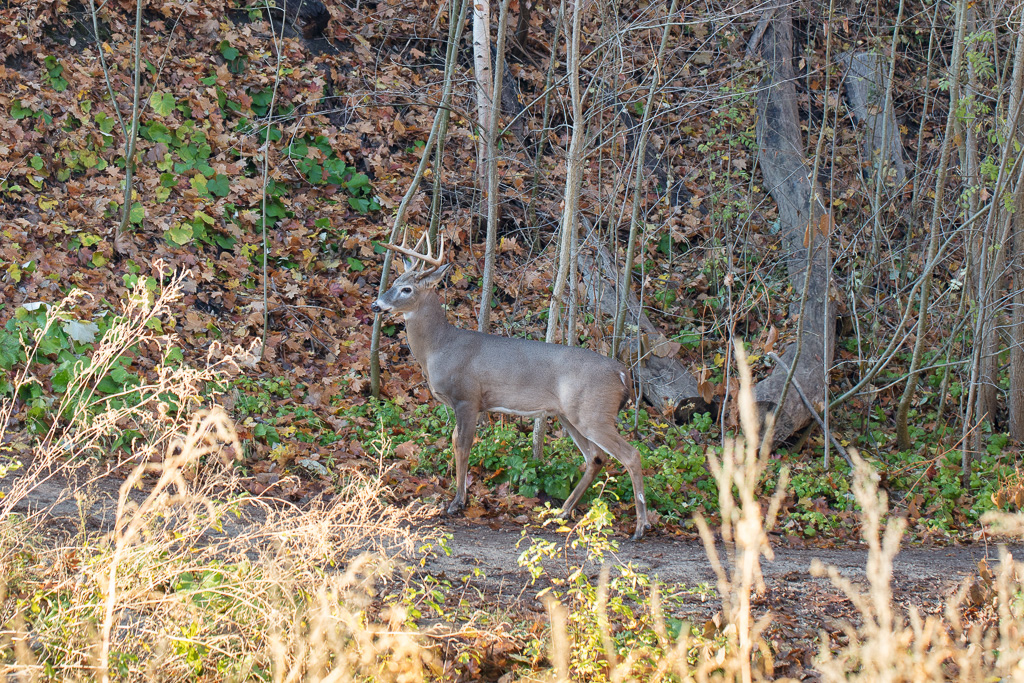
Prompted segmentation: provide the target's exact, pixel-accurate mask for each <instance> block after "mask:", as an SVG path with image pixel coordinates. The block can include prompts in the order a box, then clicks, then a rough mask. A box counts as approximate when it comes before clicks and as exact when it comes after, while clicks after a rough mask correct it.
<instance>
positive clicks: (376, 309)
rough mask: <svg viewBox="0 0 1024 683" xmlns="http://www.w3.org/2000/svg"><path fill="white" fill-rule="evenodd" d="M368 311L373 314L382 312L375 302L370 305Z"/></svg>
mask: <svg viewBox="0 0 1024 683" xmlns="http://www.w3.org/2000/svg"><path fill="white" fill-rule="evenodd" d="M370 310H371V311H373V312H374V313H383V312H384V309H383V308H381V307H380V304H379V303H377V302H376V301H374V302H373V303H372V304H370Z"/></svg>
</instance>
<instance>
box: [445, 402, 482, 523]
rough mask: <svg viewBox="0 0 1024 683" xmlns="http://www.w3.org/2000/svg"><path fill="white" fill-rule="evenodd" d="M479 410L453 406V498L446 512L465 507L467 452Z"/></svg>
mask: <svg viewBox="0 0 1024 683" xmlns="http://www.w3.org/2000/svg"><path fill="white" fill-rule="evenodd" d="M478 416H479V412H478V411H477V410H475V409H474V408H472V407H470V406H467V405H464V404H463V405H459V406H456V408H455V431H454V432H453V433H452V452H453V454H454V455H455V500H453V501H452V504H451V505H449V506H448V514H449V515H454V514H455V513H456V512H458V511H459V510H461V509H462V508H464V507H466V476H467V474H468V473H469V452H470V450H471V449H472V448H473V439H474V438H476V419H477V417H478Z"/></svg>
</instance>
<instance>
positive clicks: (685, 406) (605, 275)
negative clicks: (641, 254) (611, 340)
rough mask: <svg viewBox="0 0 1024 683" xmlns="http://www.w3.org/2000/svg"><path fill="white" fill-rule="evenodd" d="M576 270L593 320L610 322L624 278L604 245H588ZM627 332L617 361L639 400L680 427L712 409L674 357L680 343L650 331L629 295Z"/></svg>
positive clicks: (634, 298) (695, 381)
mask: <svg viewBox="0 0 1024 683" xmlns="http://www.w3.org/2000/svg"><path fill="white" fill-rule="evenodd" d="M579 269H580V274H581V275H582V277H583V285H584V287H585V289H586V295H587V307H588V308H589V309H590V310H591V311H592V312H593V313H594V315H595V316H598V315H600V316H603V317H604V318H613V317H614V316H615V309H616V306H617V305H618V295H617V291H618V287H619V283H621V282H622V278H621V276H620V275H619V270H618V267H617V266H616V265H615V260H614V259H613V258H612V255H611V253H610V252H609V251H608V249H607V248H605V247H604V245H599V244H595V243H594V242H593V241H591V242H590V243H589V244H588V245H587V246H586V248H585V249H583V250H582V251H581V252H580V254H579ZM626 328H627V329H630V330H633V332H632V333H631V334H629V335H627V337H628V338H627V339H623V340H622V343H621V344H620V345H619V348H620V350H621V353H622V354H623V355H625V356H627V357H626V358H622V359H620V360H623V361H625V362H627V363H628V364H629V365H630V366H631V367H632V369H633V376H634V378H635V379H636V380H637V381H638V382H639V384H640V393H641V395H642V397H643V398H644V399H645V400H646V401H647V402H648V403H650V404H651V406H652V407H653V408H654V409H655V411H657V412H658V413H659V414H660V415H662V416H664V417H666V418H668V419H670V420H672V421H673V422H676V423H684V422H687V421H688V420H689V419H690V418H691V417H692V416H693V415H694V414H697V413H704V412H708V411H713V410H714V408H715V406H714V405H713V404H712V403H710V402H708V401H705V400H704V398H703V397H702V396H701V393H700V391H699V385H698V382H697V380H696V378H695V377H694V376H693V375H692V374H690V372H689V370H688V369H687V368H686V366H685V365H683V363H682V362H680V361H679V359H678V358H675V357H674V356H675V354H676V353H677V352H678V351H679V344H678V342H673V341H672V340H671V339H669V338H668V337H666V336H665V335H664V334H663V333H662V332H661V331H660V330H658V329H657V328H656V327H655V326H654V324H653V323H652V322H651V321H650V319H649V318H648V317H647V315H646V314H645V313H644V312H643V310H642V309H641V307H640V302H639V301H637V299H636V297H635V296H634V295H633V293H632V292H630V293H629V295H628V299H627V313H626ZM606 341H607V340H606ZM609 346H610V344H609Z"/></svg>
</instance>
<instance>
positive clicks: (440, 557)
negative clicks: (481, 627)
mask: <svg viewBox="0 0 1024 683" xmlns="http://www.w3.org/2000/svg"><path fill="white" fill-rule="evenodd" d="M121 481H122V480H121V479H120V478H119V477H118V476H117V475H113V474H111V475H107V476H99V477H94V478H93V479H92V480H91V481H88V479H87V478H84V477H79V478H78V479H77V480H69V479H68V477H62V476H55V477H53V478H51V479H49V480H48V481H45V482H43V483H41V484H40V485H38V486H37V487H36V488H35V489H34V490H33V491H32V493H31V494H30V495H29V496H28V497H26V498H24V499H22V500H20V501H18V502H17V503H16V504H15V505H13V510H14V511H15V512H18V513H19V514H21V515H26V516H27V515H31V516H33V517H34V518H35V521H36V523H37V524H38V528H40V529H41V530H43V531H44V532H46V535H50V534H53V535H54V536H63V537H64V538H67V537H68V536H69V535H73V534H74V533H75V532H76V531H77V530H78V529H80V528H81V526H82V523H83V521H84V523H85V525H86V527H87V528H88V530H89V531H93V532H95V531H100V532H103V531H107V530H109V529H110V528H111V526H112V523H113V519H114V511H115V510H116V506H117V496H118V490H119V488H120V485H121ZM12 482H13V475H12V476H9V477H8V478H6V479H3V480H0V492H4V493H7V492H9V491H10V490H11V485H12ZM76 490H77V491H80V492H84V493H85V496H86V498H87V499H88V506H87V509H86V511H85V513H84V515H83V514H82V513H81V512H80V505H79V503H78V501H77V500H76V498H75V495H74V492H75V491H76ZM144 495H145V493H144V492H143V491H134V492H132V496H133V497H137V498H142V497H143V496H144ZM12 502H13V501H12V500H11V499H3V500H2V502H0V508H2V507H4V506H9V505H10V504H11V503H12ZM8 509H10V508H8ZM256 522H257V521H256V520H250V521H249V522H246V521H245V520H244V519H243V520H239V521H238V522H234V523H233V526H236V527H237V529H231V528H228V529H225V531H226V532H227V533H241V532H243V531H245V530H246V524H247V523H248V524H254V523H256ZM424 531H437V532H441V533H444V534H447V535H449V537H450V540H449V541H448V544H447V545H448V547H449V550H450V554H445V553H442V552H434V553H433V554H432V555H431V556H430V557H428V559H427V560H426V563H425V565H424V566H423V567H422V568H419V569H417V575H418V576H420V577H423V576H425V575H426V574H430V575H431V576H433V577H436V578H438V579H442V580H445V579H447V581H448V582H449V584H450V585H451V586H452V587H453V591H452V592H453V593H455V592H458V593H459V594H460V595H459V596H454V595H453V596H451V597H452V598H453V599H456V601H458V600H463V601H466V600H468V601H469V603H470V605H471V606H473V607H474V608H475V609H481V610H492V609H497V610H501V611H503V612H504V613H505V614H506V615H507V616H510V617H511V618H513V619H514V618H516V617H515V615H517V614H518V615H525V614H526V613H528V612H534V613H538V612H543V611H544V608H543V606H542V605H541V603H540V602H539V601H538V600H537V599H536V595H537V593H538V591H540V590H541V589H542V588H544V587H545V586H547V585H549V582H550V577H564V576H565V575H566V572H567V568H568V567H576V566H583V567H584V568H585V569H586V571H587V573H588V575H589V576H591V577H592V578H593V579H595V580H596V578H597V576H598V572H599V571H600V567H599V566H597V565H596V563H594V562H592V561H589V560H588V558H586V557H584V556H582V554H580V553H576V554H575V555H573V554H570V555H569V556H568V557H566V556H563V557H562V559H561V560H559V561H558V562H554V561H549V562H547V563H546V564H545V570H546V572H547V576H546V577H544V578H542V579H541V580H540V581H539V582H538V583H532V582H531V580H530V575H529V573H528V572H527V570H526V569H525V568H523V567H520V566H519V563H518V559H519V556H520V554H521V553H522V551H523V549H525V548H526V546H527V544H528V543H529V540H526V541H523V542H522V543H520V541H521V538H522V531H523V526H522V525H519V524H514V523H505V524H495V523H494V521H493V520H489V521H487V523H482V522H481V521H480V520H467V519H463V518H438V519H437V520H436V521H435V522H433V523H432V524H429V525H427V527H426V528H425V529H424ZM410 533H416V531H415V530H412V531H410ZM528 535H529V536H530V537H531V538H541V539H545V540H549V541H553V542H555V543H559V544H561V542H563V541H564V536H561V535H558V534H554V533H550V532H548V531H546V530H540V529H536V528H530V529H529V530H528ZM619 546H620V550H619V552H618V553H617V555H616V557H615V562H617V563H618V564H620V565H621V564H624V563H631V564H632V565H633V566H634V567H635V568H636V570H637V571H639V572H642V573H644V574H648V575H650V576H652V577H656V578H658V579H660V580H661V581H663V582H665V583H666V584H669V585H670V586H671V587H673V588H679V587H682V586H685V587H687V588H691V589H692V588H694V587H697V586H699V585H700V584H705V585H707V586H709V587H711V588H715V586H716V576H715V573H714V570H713V568H712V566H711V563H710V562H709V560H708V559H707V556H706V555H705V552H704V548H703V546H702V544H701V543H700V541H698V540H679V539H676V538H668V537H665V536H661V535H659V534H658V533H657V531H655V532H653V533H651V534H650V535H649V536H648V537H646V538H645V539H644V540H643V541H641V542H639V543H636V542H632V541H629V540H627V539H625V538H622V539H619ZM1011 550H1012V551H1013V552H1014V554H1015V555H1018V556H1020V555H1021V554H1024V548H1014V549H1011ZM774 552H775V559H774V560H772V561H767V560H765V561H763V565H762V568H763V572H764V576H765V583H766V586H767V591H766V592H765V593H764V594H763V595H762V596H760V597H759V598H758V599H757V600H756V601H755V604H754V608H755V611H756V612H757V613H758V614H764V613H766V612H769V611H770V612H772V614H773V622H772V626H771V627H770V628H769V632H768V633H769V636H770V637H771V638H772V640H773V642H775V643H776V646H775V647H776V650H777V654H778V658H777V664H778V665H779V667H780V668H779V669H778V670H777V671H778V672H786V673H787V675H792V676H796V677H798V678H801V677H802V678H807V679H810V680H814V679H815V678H816V674H815V673H814V672H813V670H812V664H813V657H814V656H815V654H816V653H817V649H818V644H817V643H818V639H819V634H820V633H821V632H822V630H825V631H828V632H831V633H835V632H837V622H839V621H844V620H846V621H852V622H856V621H857V620H858V618H859V615H858V614H857V613H856V611H855V610H854V608H853V605H852V604H851V603H850V601H849V600H847V599H846V597H845V596H844V595H843V594H842V593H841V592H840V591H839V590H838V589H837V588H836V587H835V586H833V585H832V584H831V582H830V581H829V580H828V579H827V578H816V577H813V576H811V573H810V566H811V562H812V561H813V560H814V559H818V560H821V561H822V562H823V563H825V564H826V565H830V566H834V567H836V568H837V569H838V571H839V572H840V573H841V574H842V575H843V576H844V577H847V578H849V579H851V580H853V581H854V582H855V583H858V584H862V585H866V583H867V581H866V574H865V565H866V563H867V551H866V550H864V549H857V548H794V547H789V546H787V545H786V544H785V543H783V542H779V543H776V544H775V547H774ZM720 555H721V556H722V557H723V559H724V558H725V557H726V554H725V553H724V551H722V550H720ZM998 557H999V549H998V547H997V546H995V545H989V546H985V545H981V544H976V545H966V546H951V547H941V548H906V549H904V550H902V551H901V552H900V553H899V555H897V557H896V561H895V564H894V568H893V580H892V588H893V596H894V599H895V601H896V602H897V603H898V604H900V605H902V606H903V607H904V608H907V607H909V606H911V605H913V606H914V607H915V608H917V609H918V610H919V611H920V612H921V613H922V614H925V615H927V614H934V613H938V612H939V611H940V610H941V609H942V607H943V605H944V603H945V601H946V600H947V599H948V598H949V597H950V596H951V595H953V594H955V592H956V589H957V587H958V586H959V585H960V584H961V582H962V581H963V580H964V579H965V578H967V577H970V576H973V575H975V574H976V571H977V564H978V562H979V561H980V560H982V559H987V560H989V562H990V564H992V565H993V566H994V565H995V561H996V560H997V559H998ZM410 559H418V558H410ZM417 564H418V563H417ZM455 589H457V591H456V590H455ZM720 609H721V604H720V603H719V600H718V598H716V597H715V594H714V593H713V592H709V591H703V593H702V592H700V591H693V593H692V595H687V596H686V597H685V598H684V605H683V608H682V610H681V611H679V612H678V613H676V614H675V615H673V616H676V617H677V618H679V619H682V620H685V621H688V622H690V623H694V624H706V623H707V620H708V619H711V618H712V617H713V616H714V615H715V614H716V613H717V612H718V611H719V610H720ZM535 618H540V616H539V615H536V616H535Z"/></svg>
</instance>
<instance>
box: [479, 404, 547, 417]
mask: <svg viewBox="0 0 1024 683" xmlns="http://www.w3.org/2000/svg"><path fill="white" fill-rule="evenodd" d="M487 410H488V412H491V413H505V414H506V415H518V416H519V417H544V416H545V415H546V414H547V413H545V412H544V411H543V410H514V409H512V408H505V407H502V406H488V407H487Z"/></svg>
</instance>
